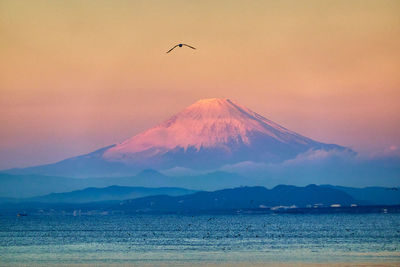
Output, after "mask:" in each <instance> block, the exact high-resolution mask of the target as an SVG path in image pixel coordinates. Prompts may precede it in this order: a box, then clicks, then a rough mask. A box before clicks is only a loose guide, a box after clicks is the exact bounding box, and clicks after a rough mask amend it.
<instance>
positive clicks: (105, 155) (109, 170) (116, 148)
mask: <svg viewBox="0 0 400 267" xmlns="http://www.w3.org/2000/svg"><path fill="white" fill-rule="evenodd" d="M315 150H322V151H332V150H335V151H349V152H350V153H353V152H352V151H351V150H350V149H348V148H345V147H342V146H339V145H335V144H325V143H321V142H318V141H315V140H312V139H310V138H308V137H305V136H302V135H300V134H298V133H295V132H293V131H291V130H288V129H286V128H284V127H282V126H280V125H279V124H277V123H274V122H272V121H271V120H269V119H267V118H265V117H263V116H261V115H259V114H257V113H255V112H253V111H252V110H250V109H248V108H246V107H244V106H242V105H240V104H238V103H236V102H234V101H232V100H229V99H218V98H212V99H204V100H200V101H197V102H196V103H194V104H193V105H191V106H189V107H187V108H185V109H184V110H182V111H181V112H179V113H178V114H176V115H175V116H172V117H171V118H170V119H168V120H166V121H165V122H163V123H161V124H159V125H157V126H155V127H153V128H150V129H148V130H146V131H144V132H142V133H139V134H137V135H135V136H133V137H132V138H129V139H127V140H126V141H123V142H121V143H119V144H116V145H111V146H108V147H105V148H102V149H99V150H97V151H95V152H92V153H90V154H87V155H83V156H78V157H73V158H69V159H66V160H63V161H60V162H57V163H54V164H49V165H42V166H36V167H30V168H24V169H12V170H7V172H8V173H15V174H22V173H35V174H45V175H62V176H75V177H89V176H105V175H108V176H121V175H127V174H133V173H137V172H139V171H141V170H143V169H148V168H152V169H157V170H166V169H172V168H176V167H179V168H182V167H183V168H189V169H195V170H213V169H217V168H219V167H222V166H224V165H228V164H237V163H240V162H255V163H276V162H282V161H284V160H288V159H293V158H295V157H296V156H298V155H300V154H302V153H305V152H307V151H315Z"/></svg>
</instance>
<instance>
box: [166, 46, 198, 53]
mask: <svg viewBox="0 0 400 267" xmlns="http://www.w3.org/2000/svg"><path fill="white" fill-rule="evenodd" d="M177 46H179V47H182V46H187V47H189V48H192V49H196V48H195V47H193V46H190V45H187V44H177V45H175V46H174V47H172V48H171V49H170V50H168V51H167V53H169V52H171V51H172V50H174V49H175V47H177Z"/></svg>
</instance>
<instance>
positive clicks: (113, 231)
mask: <svg viewBox="0 0 400 267" xmlns="http://www.w3.org/2000/svg"><path fill="white" fill-rule="evenodd" d="M229 262H235V263H238V262H239V263H240V262H243V263H245V262H247V263H248V262H252V263H271V262H272V263H274V262H287V263H291V262H304V263H307V262H310V263H327V262H332V263H335V262H389V263H390V262H400V214H363V215H354V214H329V215H288V214H287V215H284V214H282V215H271V214H268V215H201V216H200V215H198V216H178V215H108V216H101V215H96V216H76V217H74V216H27V217H7V216H0V265H1V266H8V265H19V264H32V265H35V264H36V265H47V264H50V265H52V264H60V263H61V264H67V265H68V264H99V263H102V264H108V263H113V264H115V263H116V264H139V265H140V263H146V264H148V263H154V264H155V265H156V264H157V263H163V264H169V263H170V264H171V266H174V265H177V264H178V265H179V264H181V263H185V264H190V263H216V264H218V263H229Z"/></svg>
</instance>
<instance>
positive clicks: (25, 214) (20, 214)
mask: <svg viewBox="0 0 400 267" xmlns="http://www.w3.org/2000/svg"><path fill="white" fill-rule="evenodd" d="M23 216H28V214H27V213H18V214H17V217H23Z"/></svg>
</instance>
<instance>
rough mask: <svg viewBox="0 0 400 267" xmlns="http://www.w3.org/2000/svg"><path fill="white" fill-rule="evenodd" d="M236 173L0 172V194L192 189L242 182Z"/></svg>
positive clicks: (4, 196)
mask: <svg viewBox="0 0 400 267" xmlns="http://www.w3.org/2000/svg"><path fill="white" fill-rule="evenodd" d="M244 181H245V179H244V178H243V177H241V176H239V175H237V174H231V173H227V172H212V173H208V174H201V175H196V176H183V177H171V176H166V175H163V174H161V173H159V172H157V171H155V170H151V169H150V170H144V171H142V172H141V173H139V174H137V175H132V176H127V177H118V178H115V177H111V178H110V177H106V178H86V179H84V178H67V177H58V176H44V175H11V174H6V173H0V198H27V197H36V196H41V195H45V194H50V193H63V192H70V191H74V190H81V189H84V188H88V187H108V186H112V185H119V186H135V187H179V188H188V189H193V190H216V189H222V188H226V187H238V186H241V185H243V182H244Z"/></svg>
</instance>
